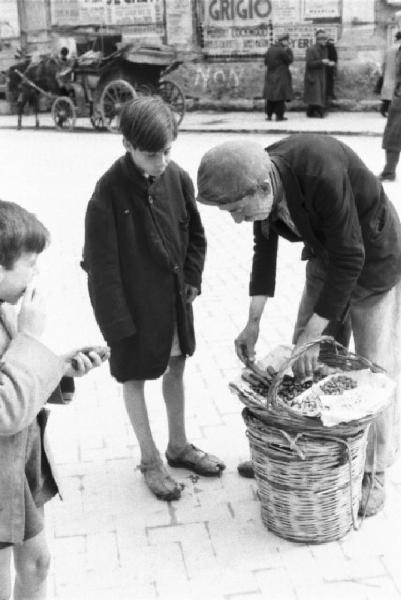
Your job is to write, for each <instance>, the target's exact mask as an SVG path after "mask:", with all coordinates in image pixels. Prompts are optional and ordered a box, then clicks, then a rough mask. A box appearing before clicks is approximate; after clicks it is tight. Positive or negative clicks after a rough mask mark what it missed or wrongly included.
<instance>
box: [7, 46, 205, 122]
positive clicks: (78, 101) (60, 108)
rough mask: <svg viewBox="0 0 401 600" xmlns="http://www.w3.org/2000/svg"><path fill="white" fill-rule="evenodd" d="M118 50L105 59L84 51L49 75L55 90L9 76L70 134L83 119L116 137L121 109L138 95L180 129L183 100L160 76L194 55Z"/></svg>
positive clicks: (152, 49) (23, 75)
mask: <svg viewBox="0 0 401 600" xmlns="http://www.w3.org/2000/svg"><path fill="white" fill-rule="evenodd" d="M119 46H120V47H119V48H118V50H116V51H115V52H112V53H111V54H109V55H108V56H104V55H103V53H102V52H100V51H98V52H96V51H93V50H89V51H88V52H86V53H84V54H82V55H81V56H79V57H78V58H77V59H75V60H74V61H70V63H69V64H68V65H61V68H59V69H58V71H57V72H56V73H54V72H53V79H54V78H55V79H56V83H55V85H54V84H53V85H51V86H49V85H46V86H45V87H43V85H41V82H39V83H38V82H35V81H34V80H33V79H32V80H31V79H30V78H29V76H28V73H27V72H25V73H24V72H21V71H19V70H18V69H15V68H14V73H16V74H18V76H19V77H20V79H21V81H22V83H23V85H24V86H25V87H26V88H31V91H32V90H33V91H36V93H37V94H43V95H45V96H46V97H47V99H48V100H49V99H51V101H52V102H51V112H52V116H53V120H54V123H55V125H56V127H57V128H58V129H65V130H72V129H73V128H74V126H75V123H76V119H77V118H81V117H88V118H89V119H90V121H91V123H92V126H93V127H94V128H95V129H108V130H109V131H112V132H115V131H118V126H119V113H120V110H121V107H122V105H123V104H124V103H125V102H127V101H129V100H131V99H133V98H135V97H136V96H137V95H140V94H142V95H158V96H160V97H161V98H162V99H163V100H164V102H166V103H167V104H168V105H169V106H170V108H171V109H172V111H173V113H174V115H175V117H176V119H177V123H178V124H179V123H180V122H181V121H182V119H183V116H184V114H185V97H184V94H183V92H182V91H181V89H180V87H179V86H178V85H177V84H176V83H175V82H174V81H171V80H169V79H166V78H165V76H166V75H167V74H168V73H170V72H171V71H173V70H174V69H176V68H177V67H178V66H179V65H180V64H182V62H184V60H193V58H194V55H193V54H192V56H191V55H189V54H188V53H187V54H182V53H181V54H179V53H178V52H177V51H176V50H175V49H173V48H171V47H169V46H160V47H151V46H145V45H134V44H125V45H119ZM53 83H54V82H53ZM49 87H51V90H50V91H49ZM46 88H47V89H46Z"/></svg>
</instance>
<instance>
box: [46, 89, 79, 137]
mask: <svg viewBox="0 0 401 600" xmlns="http://www.w3.org/2000/svg"><path fill="white" fill-rule="evenodd" d="M52 117H53V121H54V124H55V126H56V127H57V129H68V130H69V131H72V130H73V129H74V126H75V121H76V118H77V111H76V108H75V106H74V103H73V101H72V100H71V98H68V96H58V98H56V99H55V101H54V102H53V104H52Z"/></svg>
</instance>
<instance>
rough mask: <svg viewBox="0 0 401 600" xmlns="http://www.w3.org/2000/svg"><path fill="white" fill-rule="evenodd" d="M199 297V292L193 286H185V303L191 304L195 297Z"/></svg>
mask: <svg viewBox="0 0 401 600" xmlns="http://www.w3.org/2000/svg"><path fill="white" fill-rule="evenodd" d="M198 295H199V290H198V288H197V287H195V286H194V285H190V284H189V283H186V284H185V301H186V302H188V304H192V302H193V301H194V300H195V298H196V296H198Z"/></svg>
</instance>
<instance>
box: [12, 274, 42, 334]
mask: <svg viewBox="0 0 401 600" xmlns="http://www.w3.org/2000/svg"><path fill="white" fill-rule="evenodd" d="M45 323H46V313H45V304H44V299H43V297H42V296H41V294H39V292H37V291H36V289H35V288H34V286H33V285H32V284H30V285H28V287H27V288H26V290H25V293H24V295H23V297H22V303H21V308H20V311H19V314H18V320H17V329H18V331H19V332H21V333H26V334H27V335H31V336H32V337H34V338H36V339H40V338H41V337H42V335H43V332H44V330H45Z"/></svg>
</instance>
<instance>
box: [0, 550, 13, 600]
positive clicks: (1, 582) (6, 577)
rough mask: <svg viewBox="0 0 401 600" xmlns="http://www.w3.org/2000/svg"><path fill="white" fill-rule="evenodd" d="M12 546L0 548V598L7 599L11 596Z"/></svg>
mask: <svg viewBox="0 0 401 600" xmlns="http://www.w3.org/2000/svg"><path fill="white" fill-rule="evenodd" d="M12 551H13V547H12V546H9V547H7V548H0V600H9V598H10V596H11V573H10V563H11V554H12Z"/></svg>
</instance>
